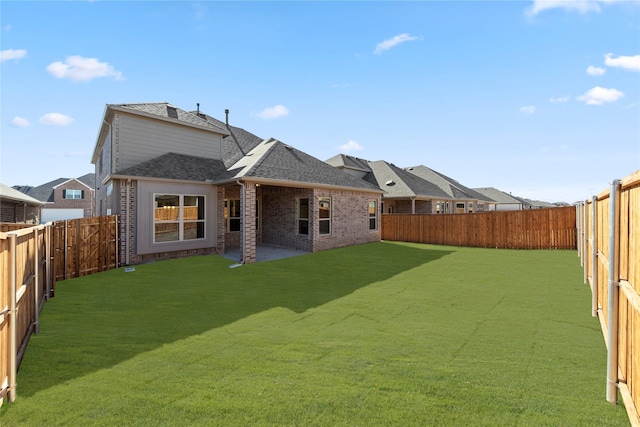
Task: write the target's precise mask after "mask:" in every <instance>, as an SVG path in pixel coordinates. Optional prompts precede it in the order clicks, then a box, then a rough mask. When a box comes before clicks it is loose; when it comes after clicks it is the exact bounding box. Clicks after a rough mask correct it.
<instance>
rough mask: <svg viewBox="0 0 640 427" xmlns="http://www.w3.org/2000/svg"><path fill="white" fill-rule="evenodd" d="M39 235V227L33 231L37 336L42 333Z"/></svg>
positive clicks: (34, 314)
mask: <svg viewBox="0 0 640 427" xmlns="http://www.w3.org/2000/svg"><path fill="white" fill-rule="evenodd" d="M38 237H39V233H38V227H35V228H34V229H33V243H34V249H33V252H34V256H33V258H34V259H33V267H34V268H35V276H34V277H33V279H31V280H33V282H32V283H33V286H34V289H33V294H34V298H35V301H34V303H35V311H34V313H33V320H34V323H35V324H34V329H33V330H34V331H35V333H36V334H39V333H40V250H39V249H40V242H39V240H38Z"/></svg>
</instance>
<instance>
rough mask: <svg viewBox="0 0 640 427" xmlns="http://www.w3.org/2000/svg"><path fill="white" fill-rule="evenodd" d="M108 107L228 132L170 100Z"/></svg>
mask: <svg viewBox="0 0 640 427" xmlns="http://www.w3.org/2000/svg"><path fill="white" fill-rule="evenodd" d="M107 107H111V108H113V109H120V110H125V111H126V110H131V111H132V112H135V113H146V114H150V115H153V116H158V117H163V118H166V119H171V120H174V121H178V122H183V123H185V124H189V125H195V126H199V127H203V128H205V129H210V130H212V131H216V132H218V133H221V134H223V135H226V134H227V133H228V132H227V131H226V129H225V128H224V127H223V126H219V125H218V124H215V123H211V122H208V121H207V120H204V119H203V118H202V117H199V116H198V115H197V114H194V113H190V112H188V111H184V110H182V109H180V108H178V107H175V106H173V105H171V104H169V103H168V102H153V103H141V104H109V105H108V106H107Z"/></svg>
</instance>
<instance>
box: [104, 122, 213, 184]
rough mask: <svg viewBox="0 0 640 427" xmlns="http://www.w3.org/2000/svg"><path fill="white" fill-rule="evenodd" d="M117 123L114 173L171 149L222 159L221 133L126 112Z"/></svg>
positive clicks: (187, 153)
mask: <svg viewBox="0 0 640 427" xmlns="http://www.w3.org/2000/svg"><path fill="white" fill-rule="evenodd" d="M117 126H118V132H117V139H118V141H117V150H116V151H117V156H118V160H119V161H118V162H117V163H116V165H117V166H116V170H114V172H116V173H117V172H119V171H121V170H124V169H126V168H129V167H131V166H135V165H137V164H139V163H142V162H145V161H147V160H151V159H153V158H155V157H158V156H161V155H163V154H166V153H171V152H173V153H179V154H186V155H189V156H197V157H204V158H207V159H221V153H220V147H221V144H222V136H221V135H216V134H215V133H212V132H208V131H205V130H199V129H195V128H190V127H187V126H182V125H178V124H176V125H174V124H171V123H167V122H163V121H159V120H153V119H149V118H146V117H138V116H133V115H128V114H118V120H117Z"/></svg>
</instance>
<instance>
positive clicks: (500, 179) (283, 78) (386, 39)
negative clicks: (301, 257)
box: [0, 0, 640, 203]
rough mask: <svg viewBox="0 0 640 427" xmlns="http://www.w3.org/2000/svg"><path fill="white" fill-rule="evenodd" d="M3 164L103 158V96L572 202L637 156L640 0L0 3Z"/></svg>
mask: <svg viewBox="0 0 640 427" xmlns="http://www.w3.org/2000/svg"><path fill="white" fill-rule="evenodd" d="M0 16H1V23H0V40H1V41H0V51H1V56H0V59H1V65H0V67H1V68H0V72H1V75H0V79H1V80H0V85H1V87H0V89H1V95H0V125H1V133H0V138H1V139H0V141H1V142H0V144H1V147H0V148H1V151H0V153H1V158H0V182H2V183H4V184H6V185H25V184H26V185H40V184H43V183H45V182H47V181H50V180H53V179H56V178H59V177H67V178H71V177H77V176H81V175H84V174H85V173H88V172H93V165H91V164H90V157H91V154H92V152H93V148H94V145H95V142H96V137H97V134H98V129H99V126H100V123H101V120H102V115H103V112H104V108H105V105H106V104H119V103H139V102H161V101H166V102H170V103H172V104H174V105H175V106H177V107H179V108H182V109H184V110H188V111H190V110H195V109H196V103H200V109H201V110H202V111H203V112H205V113H207V114H210V115H212V116H214V117H217V118H219V119H222V120H224V110H225V109H226V108H228V109H229V110H230V116H229V117H230V123H231V124H233V125H235V126H239V127H242V128H245V129H247V130H248V131H250V132H252V133H254V134H256V135H258V136H260V137H263V138H268V137H274V138H277V139H279V140H281V141H283V142H285V143H287V144H289V145H292V146H294V147H296V148H298V149H300V150H302V151H305V152H307V153H309V154H311V155H313V156H315V157H317V158H319V159H321V160H326V159H328V158H330V157H332V156H334V155H336V154H338V153H344V154H350V155H353V156H357V157H361V158H364V159H368V160H386V161H388V162H391V163H393V164H395V165H397V166H400V167H408V166H415V165H419V164H423V165H426V166H428V167H430V168H432V169H435V170H437V171H439V172H441V173H444V174H446V175H448V176H450V177H452V178H454V179H457V180H458V181H460V182H461V183H462V184H464V185H466V186H468V187H496V188H499V189H501V190H503V191H507V192H511V193H512V194H514V195H519V196H523V197H528V198H534V199H540V200H546V201H551V202H555V201H566V202H570V203H572V202H575V201H577V200H584V199H586V198H589V197H591V196H592V195H596V194H598V193H599V192H601V191H602V190H604V189H606V188H608V183H609V182H610V181H611V180H612V179H617V178H623V177H625V176H627V175H629V174H631V173H633V172H635V171H636V170H638V169H640V1H637V0H636V1H612V0H608V1H591V0H580V1H578V0H550V1H493V2H487V1H467V2H465V1H456V2H452V1H448V2H444V1H422V2H338V1H332V2H296V1H292V2H213V1H201V2H190V1H179V2H171V1H161V2H160V1H157V2H156V1H138V2H127V1H111V2H107V1H87V2H83V1H64V2H28V1H6V0H4V1H2V2H1V3H0Z"/></svg>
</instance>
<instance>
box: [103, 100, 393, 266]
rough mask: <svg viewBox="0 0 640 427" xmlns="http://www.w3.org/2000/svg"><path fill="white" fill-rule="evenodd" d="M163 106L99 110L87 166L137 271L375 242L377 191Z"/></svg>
mask: <svg viewBox="0 0 640 427" xmlns="http://www.w3.org/2000/svg"><path fill="white" fill-rule="evenodd" d="M226 113H227V119H226V120H225V122H221V121H219V120H217V119H214V118H213V117H211V116H208V115H205V114H202V113H201V112H200V111H199V108H198V110H197V111H193V112H188V111H185V110H182V109H180V108H177V107H175V106H173V105H171V104H168V103H144V104H108V105H107V106H106V108H105V112H104V116H103V121H102V125H101V127H100V131H99V133H98V138H97V141H96V145H95V149H94V152H93V157H92V163H93V164H94V165H95V168H96V177H97V188H96V207H97V208H96V209H97V212H98V215H104V214H108V213H112V214H119V215H121V224H122V226H121V236H120V242H121V259H122V262H123V263H125V264H136V263H141V262H146V261H151V260H156V259H165V258H171V257H179V256H185V255H194V254H207V253H218V254H222V253H225V252H226V251H227V250H229V249H232V248H240V253H241V261H242V262H244V263H251V262H255V259H256V247H257V245H259V244H265V245H273V246H278V247H283V248H290V249H296V250H301V251H307V252H315V251H319V250H323V249H329V248H335V247H341V246H348V245H354V244H360V243H367V242H374V241H379V240H380V236H381V233H380V226H379V206H380V200H381V194H382V191H381V190H380V189H379V188H378V187H377V186H375V185H373V184H370V183H368V182H365V181H363V180H361V179H357V178H354V177H353V176H351V175H349V174H347V173H344V172H340V171H336V170H335V169H334V168H333V167H331V166H329V165H327V164H326V163H324V162H322V161H320V160H318V159H316V158H314V157H312V156H310V155H308V154H305V153H303V152H301V151H299V150H296V149H295V148H293V147H291V146H289V145H286V144H284V143H282V142H280V141H278V140H276V139H273V138H270V139H262V138H259V137H257V136H256V135H253V134H251V133H250V132H247V131H245V130H244V129H241V128H238V127H235V126H230V125H228V111H227V112H226Z"/></svg>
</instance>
